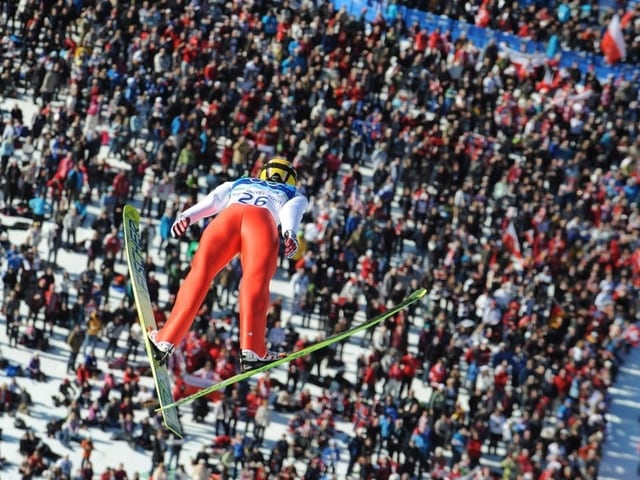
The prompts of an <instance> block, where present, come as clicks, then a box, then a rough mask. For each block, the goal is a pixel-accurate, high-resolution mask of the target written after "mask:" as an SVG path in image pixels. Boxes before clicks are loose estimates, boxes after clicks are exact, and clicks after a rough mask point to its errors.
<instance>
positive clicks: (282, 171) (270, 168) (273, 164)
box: [260, 157, 298, 186]
mask: <svg viewBox="0 0 640 480" xmlns="http://www.w3.org/2000/svg"><path fill="white" fill-rule="evenodd" d="M260 180H269V181H271V182H280V183H288V184H289V185H293V186H295V184H296V181H297V180H298V175H296V171H295V169H294V168H293V165H291V162H290V161H289V160H287V159H286V158H282V157H273V158H272V159H271V160H269V161H268V162H267V163H265V164H264V166H263V167H262V169H261V170H260Z"/></svg>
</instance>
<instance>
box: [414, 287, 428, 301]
mask: <svg viewBox="0 0 640 480" xmlns="http://www.w3.org/2000/svg"><path fill="white" fill-rule="evenodd" d="M426 294H427V289H426V288H420V289H418V290H416V291H415V292H413V295H412V296H413V298H415V299H420V298H422V297H424V296H425V295H426Z"/></svg>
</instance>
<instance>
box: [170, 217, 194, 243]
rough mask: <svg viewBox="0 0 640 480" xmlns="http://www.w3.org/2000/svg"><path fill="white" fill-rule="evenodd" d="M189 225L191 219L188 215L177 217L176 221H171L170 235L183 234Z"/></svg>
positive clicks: (174, 236) (176, 236) (175, 236)
mask: <svg viewBox="0 0 640 480" xmlns="http://www.w3.org/2000/svg"><path fill="white" fill-rule="evenodd" d="M189 225H191V219H190V218H189V217H182V216H180V217H178V218H177V219H176V221H175V222H173V225H171V236H172V237H173V238H178V237H181V236H182V235H184V234H185V232H186V231H187V228H189Z"/></svg>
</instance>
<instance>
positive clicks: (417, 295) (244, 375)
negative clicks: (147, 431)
mask: <svg viewBox="0 0 640 480" xmlns="http://www.w3.org/2000/svg"><path fill="white" fill-rule="evenodd" d="M426 293H427V290H426V289H424V288H421V289H419V290H416V291H415V292H413V293H411V294H410V295H409V296H408V297H407V298H405V299H404V300H403V301H402V302H400V303H399V304H397V305H395V306H394V307H391V308H390V309H389V310H387V311H386V312H384V313H381V314H380V315H377V316H375V317H374V318H372V319H370V320H367V321H366V322H364V323H363V324H362V325H358V326H357V327H353V328H351V329H349V330H346V331H344V332H341V333H338V334H337V335H334V336H333V337H330V338H327V339H325V340H322V341H320V342H317V343H314V344H312V345H309V346H308V347H305V348H303V349H301V350H298V351H296V352H292V353H290V354H288V355H287V356H285V357H283V358H280V359H278V360H276V361H274V362H272V363H268V364H266V365H263V366H261V367H258V368H254V369H252V370H249V371H247V372H241V373H238V374H236V375H234V376H233V377H229V378H227V379H225V380H223V381H221V382H219V383H216V384H214V385H211V386H210V387H206V388H203V389H202V390H199V391H198V392H196V393H194V394H192V395H189V396H187V397H184V398H181V399H180V400H177V401H175V402H173V403H171V404H169V405H164V404H161V406H160V408H158V409H157V410H159V411H165V410H167V409H172V408H175V407H178V406H180V405H184V404H185V403H189V402H192V401H193V400H195V399H196V398H200V397H204V396H206V395H209V394H210V393H212V392H215V391H217V390H221V389H223V388H226V387H228V386H229V385H233V384H234V383H237V382H242V381H243V380H246V379H248V378H251V377H253V376H254V375H257V374H259V373H263V372H266V371H267V370H271V369H272V368H276V367H278V366H280V365H283V364H285V363H287V362H290V361H291V360H295V359H296V358H300V357H304V356H306V355H309V354H310V353H313V352H315V351H316V350H320V349H321V348H325V347H328V346H329V345H332V344H334V343H336V342H340V341H342V340H345V339H347V338H349V337H350V336H352V335H355V334H356V333H358V332H362V331H363V330H366V329H368V328H371V327H374V326H376V325H377V324H379V323H381V322H383V321H385V320H386V319H387V318H389V317H392V316H394V315H395V314H397V313H398V312H399V311H401V310H403V309H405V308H407V307H408V306H410V305H412V304H414V303H416V302H417V301H419V300H420V299H421V298H422V297H424V296H425V294H426Z"/></svg>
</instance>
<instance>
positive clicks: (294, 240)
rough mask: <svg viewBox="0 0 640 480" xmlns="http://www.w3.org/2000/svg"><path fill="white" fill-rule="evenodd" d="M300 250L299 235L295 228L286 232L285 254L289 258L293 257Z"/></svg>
mask: <svg viewBox="0 0 640 480" xmlns="http://www.w3.org/2000/svg"><path fill="white" fill-rule="evenodd" d="M297 251H298V237H297V236H296V232H294V231H293V230H287V231H286V232H284V254H285V256H286V257H287V258H291V257H293V256H294V255H295V254H296V252H297Z"/></svg>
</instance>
